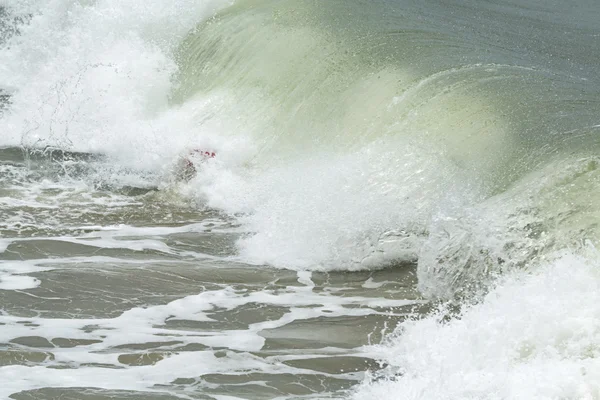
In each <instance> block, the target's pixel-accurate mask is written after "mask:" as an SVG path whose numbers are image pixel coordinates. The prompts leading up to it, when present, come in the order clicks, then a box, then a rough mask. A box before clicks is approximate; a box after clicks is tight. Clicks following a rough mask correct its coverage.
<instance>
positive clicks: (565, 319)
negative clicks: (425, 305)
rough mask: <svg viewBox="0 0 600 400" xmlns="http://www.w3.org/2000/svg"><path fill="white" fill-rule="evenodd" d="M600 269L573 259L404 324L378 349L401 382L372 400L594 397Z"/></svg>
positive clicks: (382, 383) (599, 369)
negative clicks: (474, 301)
mask: <svg viewBox="0 0 600 400" xmlns="http://www.w3.org/2000/svg"><path fill="white" fill-rule="evenodd" d="M599 267H600V264H599V262H598V254H597V253H595V254H593V255H592V256H591V257H583V256H578V255H575V254H572V253H563V254H561V256H560V257H559V258H557V259H556V260H555V261H554V262H550V263H548V264H546V265H544V266H543V267H541V268H540V269H538V270H535V271H533V272H523V271H521V272H513V273H511V274H509V275H508V276H506V277H505V278H504V279H503V280H502V282H501V283H499V285H498V286H497V287H496V288H495V289H494V290H493V291H492V292H491V293H489V294H488V295H487V296H486V297H485V299H484V301H483V302H482V303H481V304H478V305H474V306H470V307H466V309H465V310H464V311H463V312H462V313H461V315H460V316H456V317H454V318H452V319H451V320H450V321H444V320H443V319H442V315H437V314H436V315H432V316H429V317H427V318H425V319H422V320H417V321H407V322H404V323H402V324H401V325H400V326H399V328H398V329H397V331H396V333H395V334H394V335H392V336H391V337H390V338H389V339H388V340H387V342H386V343H384V344H383V345H379V346H375V347H374V348H373V350H375V351H377V352H378V353H379V356H380V358H381V359H382V360H384V361H385V362H386V363H389V364H390V365H391V366H392V368H391V370H392V372H394V373H395V376H393V377H391V378H388V379H382V380H379V381H375V382H370V383H365V384H363V386H362V387H361V388H360V389H359V390H358V391H357V392H356V394H355V395H354V398H356V399H361V400H368V399H382V398H385V399H403V400H405V399H423V400H425V399H427V400H436V399H465V398H477V399H490V400H491V399H540V400H541V399H555V398H563V399H565V398H569V399H593V398H597V396H598V394H599V393H600V301H599V300H600V297H599V296H600V294H599V293H600V275H599V271H600V270H599Z"/></svg>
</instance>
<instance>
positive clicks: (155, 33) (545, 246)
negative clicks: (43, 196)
mask: <svg viewBox="0 0 600 400" xmlns="http://www.w3.org/2000/svg"><path fill="white" fill-rule="evenodd" d="M442 3H443V4H441V3H440V2H437V1H433V0H419V1H416V0H414V1H413V0H373V1H361V0H355V1H354V0H353V1H349V0H329V1H327V2H314V1H309V0H279V1H273V0H238V1H235V2H232V1H224V0H214V1H213V0H211V1H208V0H207V1H194V0H174V1H173V0H172V1H166V0H165V1H154V2H149V3H148V2H142V1H140V0H119V1H117V0H96V1H75V0H44V1H29V0H18V1H14V2H13V1H11V2H10V3H8V2H0V21H1V24H2V25H0V44H1V45H0V46H1V47H0V60H2V61H1V62H0V123H1V124H2V125H1V126H2V127H1V129H2V131H1V132H2V133H1V134H0V147H6V148H14V147H22V148H24V149H27V150H44V149H46V150H48V149H51V150H52V151H55V150H57V149H58V150H59V151H69V152H73V153H74V154H81V153H85V154H88V155H89V156H91V157H94V162H93V163H88V164H90V165H91V164H93V166H92V167H90V168H91V169H85V170H84V171H83V172H81V173H79V172H78V174H79V175H78V176H84V177H85V178H81V179H87V181H89V178H90V177H93V181H94V182H95V183H97V182H101V184H102V185H109V186H111V185H113V186H119V187H123V186H139V187H144V188H158V189H168V190H169V191H171V192H170V193H171V194H172V193H176V195H173V196H174V197H177V199H178V200H173V201H174V202H175V201H179V200H180V199H181V197H184V198H187V199H190V198H191V199H193V201H194V202H195V204H196V205H197V206H198V207H202V208H206V209H210V210H212V211H216V212H218V213H220V215H224V216H226V217H227V218H229V219H230V220H234V221H235V224H238V225H239V226H240V230H241V231H242V232H243V234H242V235H241V236H240V237H239V238H238V239H237V242H236V244H235V249H236V250H235V260H236V261H240V262H244V263H247V264H255V265H261V266H262V265H267V266H272V267H276V268H280V269H289V270H296V271H306V270H308V271H358V270H367V271H371V270H376V269H383V268H387V267H399V266H404V265H416V266H417V275H418V278H419V282H418V288H419V291H420V292H421V293H422V294H423V295H425V296H426V297H428V298H431V299H442V300H459V301H465V302H466V303H468V304H470V305H469V306H466V308H465V310H464V311H462V312H464V314H461V318H459V319H456V320H452V321H453V322H451V323H449V324H448V325H445V324H443V323H441V322H439V321H438V320H439V319H440V318H441V317H440V316H438V315H434V316H431V317H425V318H423V319H422V320H421V321H417V322H414V321H413V322H410V323H407V324H405V325H401V326H400V328H399V330H398V331H397V333H396V334H395V335H393V336H391V337H390V338H389V340H388V341H387V342H386V343H385V344H384V345H382V346H383V351H384V352H385V351H390V353H389V355H386V356H385V357H383V356H382V358H386V362H388V363H389V364H390V365H391V366H392V367H394V366H395V367H397V370H394V371H392V373H391V375H390V376H383V377H378V379H374V380H372V381H369V382H366V383H365V384H364V385H363V386H362V387H361V388H360V389H359V392H358V394H357V395H356V396H358V397H357V398H369V396H370V397H372V398H380V397H381V396H382V395H384V394H385V395H389V396H391V397H393V396H397V395H396V393H398V391H399V390H400V389H399V388H407V389H406V390H412V391H413V392H411V393H414V395H413V397H412V398H423V399H425V398H427V399H435V398H440V399H442V398H463V397H464V398H466V397H469V396H474V397H477V398H519V396H521V395H519V396H516V395H513V394H514V393H521V394H522V393H526V390H525V389H526V388H525V387H524V386H523V385H522V382H521V383H519V382H517V381H518V377H519V376H520V375H519V374H521V371H522V369H520V367H519V366H521V367H523V370H524V371H525V372H526V373H527V374H532V375H536V376H537V375H540V374H542V375H545V376H547V377H549V378H548V379H550V377H553V376H555V375H556V374H559V375H560V372H561V371H563V369H561V368H562V367H565V368H566V364H568V366H569V368H571V367H573V370H572V371H575V369H576V368H575V367H585V368H588V367H589V375H587V376H597V374H598V369H597V366H596V364H597V351H595V350H594V348H595V347H594V346H596V347H597V345H598V341H597V338H596V334H595V332H596V330H597V329H596V328H597V327H596V326H595V324H594V323H593V322H581V320H580V319H578V318H581V319H584V318H587V317H590V316H594V318H596V317H597V310H596V309H594V308H593V307H591V306H590V307H584V308H581V306H582V304H588V302H589V301H592V298H593V296H594V295H593V293H594V290H595V286H594V285H595V284H597V278H598V277H597V276H596V275H597V274H596V272H595V268H596V267H595V266H596V265H597V256H596V255H595V253H594V251H593V250H591V249H593V248H594V247H595V246H598V244H599V240H600V235H599V231H598V229H599V228H598V227H599V224H600V175H599V172H598V171H600V169H599V165H600V158H599V157H598V151H599V150H600V140H599V137H600V136H599V133H600V120H599V116H598V106H599V101H598V99H600V96H599V95H600V78H599V77H600V74H598V72H599V71H598V65H597V60H598V59H599V56H600V41H598V40H597V39H598V36H600V30H599V29H598V26H597V21H598V17H600V6H598V4H597V2H596V1H592V0H581V1H579V2H578V4H577V6H570V5H567V4H566V3H564V4H563V3H561V2H558V1H538V0H527V1H517V0H506V1H502V2H490V1H485V0H467V1H446V2H442ZM189 149H206V150H209V151H214V152H215V153H216V154H217V156H216V157H215V158H214V159H210V160H208V161H206V162H203V163H202V164H201V165H197V170H198V173H197V175H196V176H195V177H194V178H193V179H192V180H190V181H189V182H174V178H173V172H172V166H173V165H174V164H175V163H176V161H177V159H178V157H180V156H181V155H182V154H185V153H186V152H188V151H189ZM99 155H101V156H99ZM56 173H57V174H62V173H64V171H63V172H56ZM100 176H101V177H100ZM78 179H79V178H78ZM570 268H571V269H573V270H575V271H576V272H574V278H573V279H574V280H575V282H574V284H573V285H570V284H569V283H567V282H562V281H561V282H560V283H557V282H555V281H554V280H553V279H554V278H553V277H554V276H562V277H564V279H569V278H568V274H567V272H566V271H567V270H569V269H570ZM586 280H589V281H590V282H592V283H589V285H588V284H587V283H586ZM554 284H556V285H557V286H553V285H554ZM586 285H588V286H586ZM551 288H556V290H558V291H559V292H560V293H559V294H558V295H557V297H556V298H550V297H551V296H550V294H549V291H550V289H551ZM515 293H520V296H518V297H519V300H520V301H522V302H521V303H519V302H516V301H513V300H511V296H513V295H515ZM575 295H577V296H579V297H578V299H580V300H581V302H579V303H578V302H576V301H571V300H570V298H571V297H572V296H575ZM536 299H537V300H536ZM538 300H539V303H535V304H534V305H535V307H534V306H532V302H535V301H538ZM546 300H547V301H546ZM550 300H552V301H550ZM511 301H513V302H511ZM478 302H480V303H478ZM530 306H531V309H532V310H535V313H536V315H538V316H539V319H533V320H532V321H534V322H535V323H536V324H540V325H542V324H544V323H546V322H547V321H548V320H549V319H551V318H552V316H554V315H555V316H556V318H558V319H560V320H561V321H565V324H567V325H568V326H569V327H568V328H566V329H567V330H566V331H565V332H566V333H565V332H563V331H561V330H560V329H561V328H560V327H559V326H554V325H553V327H552V329H551V330H550V331H549V332H548V336H544V333H543V332H540V331H537V330H535V329H534V327H532V326H531V327H530V326H529V325H528V327H530V328H531V329H532V331H531V332H530V333H531V336H530V337H529V338H524V337H522V338H521V339H519V340H520V341H519V343H516V341H517V339H516V338H513V339H514V341H513V342H510V343H509V342H508V341H509V340H513V339H511V337H510V336H506V335H504V333H505V330H506V329H509V328H510V329H513V330H514V331H515V332H516V331H518V330H520V329H521V328H523V324H524V321H525V320H526V316H525V315H524V314H523V313H524V312H525V311H524V309H526V308H527V307H530ZM561 307H563V308H561ZM557 308H559V309H560V310H559V312H557V313H556V314H553V313H552V312H550V311H551V310H556V309H557ZM532 312H533V311H532ZM486 313H489V314H486ZM488 315H490V316H488ZM494 315H500V316H501V317H498V318H500V319H498V320H497V321H501V322H502V325H503V327H495V326H491V327H490V328H489V329H493V330H494V331H493V332H486V331H483V332H481V331H479V330H478V328H477V327H479V326H483V325H486V324H488V322H489V321H490V320H489V318H494ZM536 318H537V317H536ZM590 318H592V317H590ZM571 319H577V320H578V321H579V322H577V324H579V325H577V324H575V325H569V324H570V323H571V322H572V321H571ZM495 321H496V320H495ZM570 321H571V322H570ZM429 328H430V329H431V332H433V333H430V334H423V332H425V331H426V330H427V329H429ZM577 329H582V330H587V331H588V332H591V333H590V334H589V336H586V339H585V340H583V339H581V338H579V339H578V338H576V333H575V332H576V331H577ZM402 332H407V334H406V335H404V334H402ZM561 332H563V333H564V335H563V333H561ZM432 335H435V337H434V336H432ZM469 335H471V336H469ZM488 337H489V338H492V339H493V340H496V341H497V342H498V343H496V344H497V345H498V347H497V353H494V354H488V355H484V356H482V357H484V358H483V360H480V359H478V358H477V357H478V354H479V353H478V352H479V351H480V350H481V346H479V345H476V342H477V343H480V342H481V341H483V340H486V339H485V338H488ZM419 338H423V339H422V340H423V341H429V340H430V341H436V340H438V339H439V338H441V339H439V340H440V341H441V342H440V343H442V344H440V345H439V346H438V347H436V346H437V345H436V346H433V345H430V343H423V342H422V341H419V340H420V339H419ZM453 338H454V339H456V340H455V341H452V340H454V339H453ZM457 338H460V340H459V339H457ZM580 339H581V340H580ZM503 340H505V342H503ZM465 341H466V342H467V343H465ZM558 342H560V344H556V343H558ZM588 342H589V343H588ZM436 343H437V342H436ZM544 343H546V344H548V343H551V344H550V345H548V346H550V347H549V348H550V349H554V350H556V351H555V352H554V353H552V355H549V354H546V353H545V351H546V350H543V349H542V347H543V346H544ZM586 343H587V344H589V346H591V347H586V348H587V349H588V350H589V351H588V350H585V349H584V347H585V346H584V345H587V344H586ZM563 345H564V346H563ZM571 345H573V346H575V347H576V349H574V350H573V349H571V347H569V346H571ZM523 346H525V347H523ZM527 346H530V347H527ZM536 346H537V347H536ZM552 346H554V347H552ZM579 346H581V347H579ZM465 348H466V349H467V350H466V351H467V355H468V356H469V357H471V358H470V361H469V362H468V363H466V364H465V365H464V366H462V367H459V368H456V369H454V367H455V365H454V364H453V363H454V362H455V361H456V360H458V359H459V358H460V357H461V355H460V353H461V352H462V350H460V349H465ZM457 349H458V350H457ZM528 349H529V350H528ZM532 349H533V350H532ZM535 349H537V350H535ZM569 349H571V350H573V351H571V350H569ZM538 350H539V352H537V351H538ZM377 351H379V350H377ZM502 351H505V352H504V353H502V354H500V352H502ZM548 351H550V350H548ZM508 353H510V354H512V355H508V356H507V355H506V354H508ZM513 353H514V354H513ZM517 353H518V354H517ZM486 354H487V353H486ZM515 354H517V355H516V356H515V357H517V358H516V359H518V360H519V362H518V363H517V366H516V367H515V365H513V364H510V362H509V361H510V360H512V359H513V358H510V357H513V355H515ZM436 357H439V359H436ZM486 357H487V358H486ZM509 358H510V360H509ZM434 359H435V360H434ZM446 359H448V360H451V361H452V360H453V361H452V362H448V364H446V361H445V360H446ZM584 359H585V360H587V361H585V360H584ZM432 360H434V361H432ZM498 360H500V361H498ZM565 360H566V361H565ZM582 360H583V361H582ZM481 363H483V364H485V365H484V366H481ZM536 363H537V364H536ZM561 363H562V364H561ZM489 364H494V365H498V367H497V369H494V370H491V369H489V368H488V367H489ZM556 364H559V366H560V368H558V367H557V368H556V369H552V368H554V366H555V365H556ZM584 364H585V365H584ZM588 364H590V365H588ZM432 368H438V369H439V370H436V371H437V372H436V374H438V375H439V373H440V372H439V371H446V370H448V369H454V371H455V373H456V374H458V373H459V372H460V373H461V374H463V375H464V376H472V375H473V376H474V375H477V376H479V378H480V381H477V382H480V384H479V385H476V387H475V386H473V387H467V386H465V385H464V382H463V381H462V380H461V379H462V378H461V379H459V378H458V377H457V376H458V375H457V376H456V377H455V376H454V375H451V376H448V379H450V380H451V381H449V382H447V383H448V385H450V386H445V384H444V386H435V385H433V386H432V382H433V381H434V380H435V379H434V378H435V377H434V376H433V375H431V376H430V375H428V374H433V373H432V372H431V369H432ZM391 369H393V368H391ZM398 371H399V372H398ZM548 371H549V372H548ZM569 371H571V370H569ZM396 372H398V373H396ZM546 372H548V374H546ZM442 374H443V372H442ZM573 374H575V375H576V376H575V375H573V376H574V378H573V379H574V380H573V382H578V384H579V386H578V387H579V388H584V389H581V391H577V390H579V389H573V390H572V391H569V390H567V389H565V390H566V391H564V392H561V391H560V390H559V389H560V387H563V388H564V386H563V385H562V384H558V383H556V384H555V386H552V385H550V384H549V385H550V386H546V387H547V388H548V392H547V393H549V394H548V395H547V397H544V396H545V395H543V394H541V393H542V392H543V387H542V386H539V387H538V386H531V387H529V389H531V391H532V392H531V393H532V396H531V397H527V396H525V395H522V396H521V397H523V396H525V397H527V398H554V397H556V398H558V397H560V398H580V397H581V398H584V397H585V396H584V394H586V395H587V394H589V393H592V394H590V395H589V396H591V397H590V398H593V397H594V396H596V395H597V393H598V390H599V389H598V387H597V386H594V384H593V383H592V380H591V378H587V377H585V376H583V375H578V374H579V373H578V372H576V371H575V372H573ZM582 374H583V373H582ZM484 375H485V377H490V378H489V379H490V382H491V383H490V382H487V381H486V382H487V383H485V382H484V381H485V379H487V378H485V379H484V377H483V376H484ZM563 376H564V375H563ZM502 377H508V378H510V379H509V381H510V382H509V384H508V386H506V384H505V383H504V384H503V387H505V388H508V389H506V390H508V391H507V392H501V391H499V390H500V386H502V385H500V384H501V382H504V381H502V379H503V378H502ZM479 378H478V379H479ZM465 379H466V378H465ZM596 381H597V380H596ZM473 382H475V381H473ZM555 382H558V381H555ZM439 385H441V384H439ZM473 385H475V383H473ZM540 385H542V384H541V383H540ZM586 385H587V386H586ZM450 388H451V389H450ZM529 389H527V390H529ZM538 389H539V390H538ZM402 390H404V389H402ZM469 390H470V391H469ZM510 390H513V392H510ZM535 390H538V391H535ZM586 390H587V391H586ZM534 392H535V393H534ZM407 393H408V392H407ZM481 393H497V394H498V395H497V396H496V397H493V396H492V395H489V396H488V395H486V396H488V397H485V396H479V394H481ZM527 393H529V392H527ZM478 396H479V397H478ZM536 396H537V397H536ZM589 396H588V397H589ZM400 398H411V397H410V396H400Z"/></svg>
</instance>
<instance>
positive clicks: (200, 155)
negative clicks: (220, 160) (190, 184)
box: [176, 149, 216, 182]
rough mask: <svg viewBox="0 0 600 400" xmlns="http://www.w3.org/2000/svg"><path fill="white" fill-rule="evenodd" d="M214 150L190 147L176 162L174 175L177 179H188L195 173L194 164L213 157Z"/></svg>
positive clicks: (214, 154)
mask: <svg viewBox="0 0 600 400" xmlns="http://www.w3.org/2000/svg"><path fill="white" fill-rule="evenodd" d="M215 156H216V153H215V152H214V151H209V150H204V149H192V150H190V151H189V152H188V153H187V155H185V156H183V157H181V159H180V160H179V162H178V164H177V168H176V176H177V179H178V180H183V181H186V182H187V181H189V180H191V179H192V178H194V177H195V176H196V174H197V172H198V171H197V169H196V165H197V164H198V163H203V162H206V161H207V160H208V159H211V158H215Z"/></svg>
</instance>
